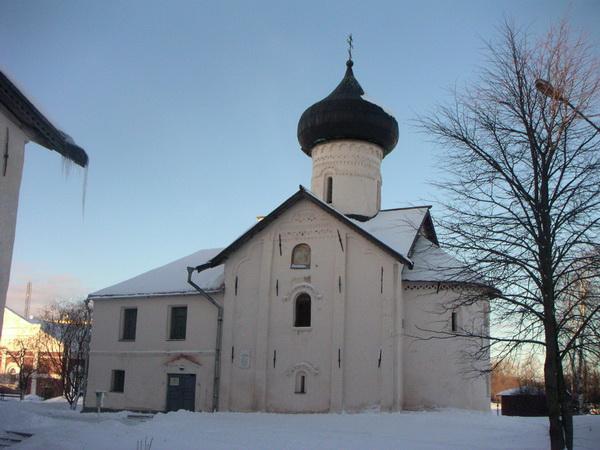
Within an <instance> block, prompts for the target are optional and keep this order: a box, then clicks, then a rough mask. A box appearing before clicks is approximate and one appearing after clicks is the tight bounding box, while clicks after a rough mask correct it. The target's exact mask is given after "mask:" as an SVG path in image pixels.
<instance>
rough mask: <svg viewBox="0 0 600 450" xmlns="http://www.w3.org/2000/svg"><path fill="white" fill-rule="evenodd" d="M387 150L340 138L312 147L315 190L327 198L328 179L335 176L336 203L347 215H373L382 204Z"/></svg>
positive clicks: (335, 206)
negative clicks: (383, 175)
mask: <svg viewBox="0 0 600 450" xmlns="http://www.w3.org/2000/svg"><path fill="white" fill-rule="evenodd" d="M382 159H383V150H382V149H381V147H379V146H378V145H375V144H371V143H369V142H365V141H356V140H348V139H340V140H336V141H330V142H324V143H322V144H319V145H317V146H315V147H314V148H313V149H312V160H313V170H312V183H311V190H312V192H313V193H314V194H315V195H316V196H317V197H318V198H320V199H321V200H323V201H326V189H327V185H326V183H327V182H326V180H327V177H332V179H333V198H332V200H333V201H332V206H333V207H334V208H336V209H337V210H338V211H341V212H343V213H344V214H356V215H361V216H365V217H372V216H374V215H375V214H377V213H378V212H379V209H380V207H381V205H380V201H381V161H382Z"/></svg>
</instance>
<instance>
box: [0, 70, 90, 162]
mask: <svg viewBox="0 0 600 450" xmlns="http://www.w3.org/2000/svg"><path fill="white" fill-rule="evenodd" d="M0 107H4V109H6V110H7V111H8V112H9V113H10V114H11V115H12V116H13V117H14V118H15V119H16V120H17V121H18V122H19V123H20V124H21V126H22V127H23V128H24V131H25V132H26V133H27V135H28V136H29V137H30V138H31V140H33V141H35V142H36V143H38V144H40V145H42V146H44V147H46V148H47V149H49V150H54V151H56V152H58V153H60V154H61V155H63V156H64V157H65V158H67V159H69V160H71V161H73V162H74V163H75V164H78V165H80V166H81V167H85V166H87V164H88V155H87V153H86V152H85V150H83V149H82V148H81V147H79V146H78V145H77V144H75V142H74V141H73V139H72V138H71V136H69V135H68V134H66V133H65V132H63V131H61V130H59V129H58V128H56V127H55V126H54V125H53V124H52V122H50V120H48V118H46V116H44V114H42V113H41V112H40V110H39V109H38V108H36V107H35V105H34V104H33V103H32V102H31V101H30V100H29V99H28V98H27V97H26V96H25V94H23V92H22V91H21V90H20V89H19V88H17V86H16V85H15V83H13V82H12V81H11V80H10V79H9V78H8V76H7V75H6V74H5V73H3V72H2V71H1V70H0Z"/></svg>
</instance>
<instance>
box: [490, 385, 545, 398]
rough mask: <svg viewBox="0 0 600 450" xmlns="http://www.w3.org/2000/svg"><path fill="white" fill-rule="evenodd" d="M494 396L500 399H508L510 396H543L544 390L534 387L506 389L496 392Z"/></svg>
mask: <svg viewBox="0 0 600 450" xmlns="http://www.w3.org/2000/svg"><path fill="white" fill-rule="evenodd" d="M496 395H498V396H501V397H509V396H512V395H544V390H543V389H539V388H536V387H534V386H521V387H516V388H512V389H506V390H504V391H501V392H498V393H497V394H496Z"/></svg>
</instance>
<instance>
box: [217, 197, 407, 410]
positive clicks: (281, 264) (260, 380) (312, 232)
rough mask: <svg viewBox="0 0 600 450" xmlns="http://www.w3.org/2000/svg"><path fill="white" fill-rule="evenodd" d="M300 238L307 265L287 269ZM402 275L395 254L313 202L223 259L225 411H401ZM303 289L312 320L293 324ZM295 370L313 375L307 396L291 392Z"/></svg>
mask: <svg viewBox="0 0 600 450" xmlns="http://www.w3.org/2000/svg"><path fill="white" fill-rule="evenodd" d="M338 232H339V236H338ZM340 240H341V241H342V245H340ZM280 242H281V251H280ZM300 243H306V244H308V245H309V246H310V247H311V267H310V268H309V269H294V268H291V267H290V263H291V254H292V250H293V248H294V246H295V245H297V244H300ZM342 246H343V250H342ZM381 267H384V273H385V275H384V280H383V284H384V286H383V293H382V292H381ZM399 272H400V270H399V268H398V264H397V262H396V261H395V260H393V258H391V257H390V256H388V255H387V254H386V253H384V252H383V251H382V250H380V249H379V248H378V247H376V246H375V245H374V244H372V243H370V242H368V241H367V240H365V239H364V238H363V237H361V236H359V235H357V234H356V233H355V232H354V231H352V230H351V229H349V228H347V227H346V226H345V225H342V224H341V223H340V222H339V221H337V220H336V219H334V218H333V217H331V216H330V215H329V214H327V213H326V212H324V211H323V210H321V209H320V208H318V207H317V206H315V205H314V204H312V203H310V202H308V201H304V202H300V203H298V204H297V205H295V206H293V207H292V208H291V209H290V210H288V211H286V212H285V213H284V214H282V216H280V217H279V218H278V220H277V221H276V222H275V223H273V224H271V225H269V226H268V227H267V228H266V229H264V230H262V231H261V232H260V233H258V234H257V235H256V236H254V238H253V239H252V240H251V241H250V242H248V243H246V244H245V245H243V246H242V247H241V248H240V249H239V250H237V251H236V252H234V253H233V254H232V255H231V256H230V257H229V259H228V260H227V261H226V263H225V318H224V323H225V328H224V330H225V331H224V337H223V339H224V356H223V389H222V392H221V394H222V395H221V408H222V409H224V410H232V411H254V410H261V411H279V412H302V411H303V412H322V411H341V410H344V409H347V410H359V409H364V408H368V407H372V406H376V407H380V406H381V407H383V408H385V409H393V408H397V407H398V406H399V404H400V399H401V393H400V390H401V388H402V386H401V384H400V385H399V384H398V382H397V379H396V377H397V373H398V370H397V366H396V365H397V364H398V363H399V361H398V355H397V354H396V351H397V350H398V347H399V340H400V339H401V336H400V335H401V333H399V332H398V331H399V330H398V329H396V326H397V320H396V317H397V316H396V311H397V310H396V307H395V305H394V303H397V302H398V301H400V299H399V298H398V293H399V292H400V291H399V289H398V286H399V282H398V273H399ZM394 274H396V280H394ZM236 279H237V294H236V291H235V286H236ZM301 292H306V293H308V294H309V295H310V296H311V301H312V317H311V318H312V321H311V327H310V328H303V329H297V328H294V326H293V325H294V324H293V317H294V301H295V298H296V296H297V295H298V294H300V293H301ZM338 350H339V358H338ZM380 350H381V351H382V354H383V355H384V356H383V357H382V362H381V364H379V351H380ZM298 371H302V372H304V373H305V374H306V376H307V389H306V391H307V392H306V394H297V393H295V392H294V387H295V376H296V373H297V372H298Z"/></svg>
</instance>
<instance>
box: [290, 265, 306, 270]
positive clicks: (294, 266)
mask: <svg viewBox="0 0 600 450" xmlns="http://www.w3.org/2000/svg"><path fill="white" fill-rule="evenodd" d="M290 269H310V266H304V265H300V264H292V265H291V266H290Z"/></svg>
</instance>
